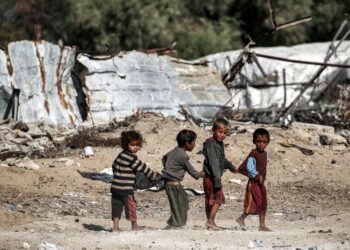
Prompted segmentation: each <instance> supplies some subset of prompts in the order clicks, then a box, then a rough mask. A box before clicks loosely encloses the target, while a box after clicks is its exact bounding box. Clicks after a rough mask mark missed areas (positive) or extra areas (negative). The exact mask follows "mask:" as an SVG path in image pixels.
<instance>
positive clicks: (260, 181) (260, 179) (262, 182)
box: [259, 175, 264, 185]
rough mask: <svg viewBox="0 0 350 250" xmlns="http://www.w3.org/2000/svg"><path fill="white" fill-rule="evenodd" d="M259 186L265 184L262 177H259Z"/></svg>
mask: <svg viewBox="0 0 350 250" xmlns="http://www.w3.org/2000/svg"><path fill="white" fill-rule="evenodd" d="M259 184H260V185H262V184H264V178H263V177H262V176H261V175H260V176H259Z"/></svg>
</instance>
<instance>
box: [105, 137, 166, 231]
mask: <svg viewBox="0 0 350 250" xmlns="http://www.w3.org/2000/svg"><path fill="white" fill-rule="evenodd" d="M121 144H122V148H123V151H122V152H121V153H120V154H119V155H118V157H117V158H116V159H115V160H114V162H113V165H112V169H113V180H112V186H111V193H112V200H111V203H112V220H113V229H112V231H113V232H115V231H120V228H119V220H120V217H121V214H122V212H123V208H125V217H126V219H127V220H129V221H130V222H131V229H132V230H140V229H143V228H144V227H142V226H139V225H138V224H137V216H136V200H135V197H134V185H135V178H136V172H137V171H140V172H142V173H144V174H145V176H146V177H147V178H148V179H150V180H160V179H161V175H160V174H159V173H157V172H154V171H152V170H151V169H150V168H148V167H147V166H146V164H145V163H143V162H142V161H140V160H139V159H138V157H137V155H136V153H137V152H138V151H139V150H140V148H141V145H142V136H141V134H140V133H138V132H136V131H124V132H122V133H121Z"/></svg>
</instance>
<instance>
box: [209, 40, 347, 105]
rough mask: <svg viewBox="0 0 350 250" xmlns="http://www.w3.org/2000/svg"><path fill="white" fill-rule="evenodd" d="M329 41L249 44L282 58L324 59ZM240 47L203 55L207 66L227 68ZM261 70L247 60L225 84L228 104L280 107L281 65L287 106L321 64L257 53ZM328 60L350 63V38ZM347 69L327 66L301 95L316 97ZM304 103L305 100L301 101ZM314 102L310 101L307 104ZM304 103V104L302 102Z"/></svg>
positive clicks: (258, 51)
mask: <svg viewBox="0 0 350 250" xmlns="http://www.w3.org/2000/svg"><path fill="white" fill-rule="evenodd" d="M329 45H330V42H325V43H311V44H300V45H296V46H292V47H271V48H252V49H251V50H252V51H255V52H256V53H261V54H266V55H272V56H277V57H282V58H289V59H296V60H304V61H314V62H324V58H325V56H326V52H327V50H328V47H329ZM241 52H242V50H236V51H230V52H222V53H217V54H213V55H209V56H207V57H205V59H206V60H208V61H209V62H210V63H209V67H210V68H211V69H213V70H217V71H218V72H219V73H220V74H221V75H224V74H225V73H226V72H228V71H229V70H230V68H231V66H232V65H233V64H234V62H235V61H236V59H237V58H238V57H239V55H240V53H241ZM258 61H259V62H260V64H261V66H262V68H263V70H264V71H265V73H266V74H267V77H266V78H264V77H263V75H262V73H261V71H260V70H259V68H258V66H257V65H256V64H255V63H252V64H248V63H246V64H245V65H244V66H243V68H242V70H241V72H240V74H237V75H236V77H235V79H234V80H233V81H232V82H231V83H229V84H228V88H229V91H230V93H231V96H232V102H231V104H232V105H234V108H269V107H271V106H273V105H275V106H278V107H281V106H282V105H283V102H284V95H285V91H284V87H283V69H285V77H286V84H287V91H286V103H285V104H286V105H287V106H288V105H289V104H290V103H291V102H292V101H293V100H294V99H295V98H296V96H297V95H298V94H299V93H300V88H301V87H302V84H305V83H306V82H308V81H309V80H310V79H311V77H312V76H313V75H314V73H315V72H316V71H317V69H318V68H319V67H320V66H316V65H306V64H298V63H291V62H284V61H277V60H271V59H266V58H261V57H258ZM328 62H329V63H334V64H347V65H349V64H350V41H344V42H343V43H342V44H341V46H340V47H339V48H338V49H337V52H336V53H335V55H334V56H332V57H331V59H330V60H329V61H328ZM349 75H350V69H346V68H335V67H327V68H326V69H325V70H324V71H323V73H322V74H321V75H320V77H319V78H318V79H317V80H316V82H317V84H316V85H315V87H314V88H309V89H308V91H306V92H305V94H304V95H303V97H304V100H309V99H312V98H311V95H313V97H315V98H316V97H317V96H318V95H319V94H320V93H322V92H323V91H324V89H325V88H326V87H327V86H329V85H330V84H333V83H341V82H343V81H345V79H348V78H349ZM301 103H303V102H301ZM304 103H305V102H304ZM312 104H313V103H312V102H311V103H310V105H312ZM302 105H303V104H302Z"/></svg>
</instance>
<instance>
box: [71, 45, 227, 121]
mask: <svg viewBox="0 0 350 250" xmlns="http://www.w3.org/2000/svg"><path fill="white" fill-rule="evenodd" d="M77 60H78V61H79V62H80V63H81V64H83V65H84V66H85V67H86V68H87V69H88V74H87V75H86V77H85V85H86V87H87V89H88V100H89V102H88V106H89V107H90V111H91V112H90V114H91V116H92V119H93V120H94V121H95V122H107V121H109V120H111V119H113V118H114V117H125V116H128V115H131V114H132V113H133V111H134V110H135V109H142V110H144V111H153V112H161V113H162V114H163V115H165V116H175V117H181V114H180V113H179V109H180V106H181V105H182V106H184V107H185V108H186V109H187V110H188V111H189V112H190V114H192V115H193V116H194V117H197V118H202V119H204V120H206V119H212V117H213V115H215V113H216V112H217V111H218V110H219V108H220V107H221V106H222V105H224V104H225V103H226V102H227V101H228V100H229V98H230V96H229V93H228V92H227V90H226V88H225V87H224V86H223V84H222V82H221V77H220V76H219V75H218V74H217V73H215V72H212V71H211V70H209V69H208V67H204V66H198V65H190V63H189V64H184V63H180V62H179V61H178V60H176V59H174V58H171V57H168V56H157V55H155V54H145V53H141V52H136V51H131V52H127V53H124V54H120V55H119V56H113V57H112V56H109V57H108V56H105V57H92V56H89V55H86V54H79V55H78V56H77Z"/></svg>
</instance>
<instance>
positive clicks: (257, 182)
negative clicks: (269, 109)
mask: <svg viewBox="0 0 350 250" xmlns="http://www.w3.org/2000/svg"><path fill="white" fill-rule="evenodd" d="M269 142H270V134H269V132H268V131H267V130H266V129H263V128H258V129H256V130H255V131H254V133H253V143H254V144H255V146H256V148H255V149H253V150H252V151H251V152H250V154H249V155H248V157H247V158H246V159H245V161H244V162H243V163H242V164H241V165H240V166H239V168H238V172H239V173H241V174H243V175H245V176H247V177H249V180H248V184H247V188H246V194H245V199H244V211H243V214H242V215H241V216H240V217H238V218H237V219H236V221H237V223H238V224H239V225H240V226H241V228H242V230H246V226H245V223H244V220H245V218H246V217H247V216H248V215H249V214H258V215H259V231H271V230H270V229H269V228H267V227H266V225H265V215H266V208H267V198H266V188H265V185H264V182H265V179H266V165H267V153H266V151H265V148H266V147H267V145H268V144H269Z"/></svg>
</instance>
